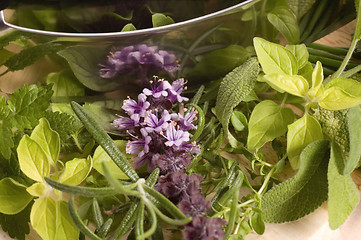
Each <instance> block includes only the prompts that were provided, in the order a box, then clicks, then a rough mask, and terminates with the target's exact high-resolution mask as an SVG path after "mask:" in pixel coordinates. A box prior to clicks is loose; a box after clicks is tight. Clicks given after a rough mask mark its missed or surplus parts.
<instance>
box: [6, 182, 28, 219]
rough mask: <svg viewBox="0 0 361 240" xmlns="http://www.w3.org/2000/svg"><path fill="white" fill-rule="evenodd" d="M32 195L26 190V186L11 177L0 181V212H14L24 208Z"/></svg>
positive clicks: (11, 213)
mask: <svg viewBox="0 0 361 240" xmlns="http://www.w3.org/2000/svg"><path fill="white" fill-rule="evenodd" d="M32 199H33V197H32V196H31V195H30V194H29V193H28V192H27V191H26V187H25V186H24V185H22V184H20V183H18V182H16V181H15V180H13V179H12V178H3V179H1V181H0V202H1V204H0V212H1V213H4V214H10V215H13V214H16V213H19V212H21V211H22V210H24V208H25V207H26V206H27V205H28V204H29V202H30V201H31V200H32Z"/></svg>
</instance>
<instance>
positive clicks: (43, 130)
mask: <svg viewBox="0 0 361 240" xmlns="http://www.w3.org/2000/svg"><path fill="white" fill-rule="evenodd" d="M30 138H31V139H32V140H34V141H35V142H37V143H38V144H39V145H40V146H41V147H42V148H43V150H44V152H45V154H46V155H47V157H48V162H49V163H50V164H52V165H53V166H55V164H56V161H57V160H58V157H59V153H60V138H59V134H58V133H57V132H55V131H53V130H52V129H51V128H50V125H49V122H48V120H46V118H41V119H40V120H39V124H38V125H37V126H36V127H35V128H34V130H33V132H32V133H31V136H30Z"/></svg>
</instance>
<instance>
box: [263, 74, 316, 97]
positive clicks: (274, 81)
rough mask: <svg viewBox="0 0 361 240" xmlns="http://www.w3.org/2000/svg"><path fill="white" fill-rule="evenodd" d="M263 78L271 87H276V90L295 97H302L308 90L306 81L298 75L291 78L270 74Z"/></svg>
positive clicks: (289, 76)
mask: <svg viewBox="0 0 361 240" xmlns="http://www.w3.org/2000/svg"><path fill="white" fill-rule="evenodd" d="M264 77H265V79H266V81H267V83H268V84H270V86H271V87H273V86H276V87H277V88H278V89H281V90H282V91H284V92H288V93H290V94H292V95H295V96H299V97H304V96H306V94H307V92H308V90H309V85H308V82H307V80H306V79H305V78H304V77H302V76H300V75H293V76H291V75H283V74H279V73H272V74H267V75H265V76H264Z"/></svg>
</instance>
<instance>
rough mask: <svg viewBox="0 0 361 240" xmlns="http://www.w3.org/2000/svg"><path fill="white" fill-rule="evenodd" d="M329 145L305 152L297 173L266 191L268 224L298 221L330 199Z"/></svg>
mask: <svg viewBox="0 0 361 240" xmlns="http://www.w3.org/2000/svg"><path fill="white" fill-rule="evenodd" d="M328 145H329V143H328V142H327V141H325V140H319V141H316V142H313V143H311V144H310V145H308V146H307V147H306V148H305V149H304V150H303V152H302V153H301V157H300V169H299V171H298V172H297V174H296V175H295V176H294V177H292V178H290V179H288V180H286V181H285V182H282V183H281V184H279V185H277V186H275V187H273V188H272V189H271V190H269V191H268V192H266V194H265V195H264V196H263V198H262V200H261V211H262V213H263V219H264V220H265V221H266V222H274V223H283V222H287V221H294V220H296V219H299V218H301V217H303V216H305V215H307V214H309V213H310V212H312V211H314V210H315V209H316V208H318V207H319V206H320V205H321V204H322V203H323V202H324V201H326V200H327V160H328V159H329V151H328Z"/></svg>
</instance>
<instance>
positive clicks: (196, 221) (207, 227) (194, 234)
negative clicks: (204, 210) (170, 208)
mask: <svg viewBox="0 0 361 240" xmlns="http://www.w3.org/2000/svg"><path fill="white" fill-rule="evenodd" d="M226 224H227V222H226V221H225V220H223V219H220V218H211V219H207V218H206V217H205V216H198V217H195V218H193V220H192V222H191V223H190V224H188V225H187V226H186V227H185V229H184V232H183V236H184V239H185V240H220V239H223V236H224V231H223V230H222V226H224V225H226Z"/></svg>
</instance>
